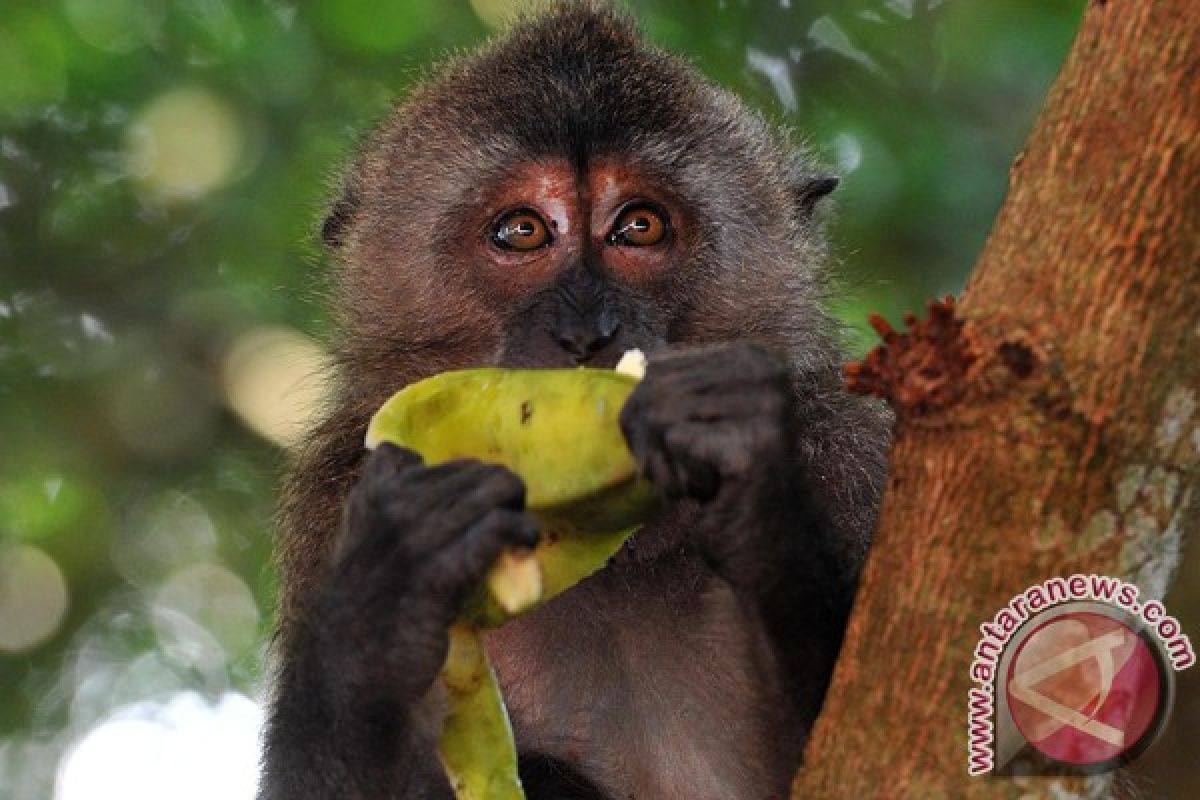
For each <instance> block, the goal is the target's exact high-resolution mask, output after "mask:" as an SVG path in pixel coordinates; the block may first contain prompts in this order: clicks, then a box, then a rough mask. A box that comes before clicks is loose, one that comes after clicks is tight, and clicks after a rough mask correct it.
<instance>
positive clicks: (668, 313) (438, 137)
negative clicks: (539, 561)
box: [260, 0, 890, 800]
mask: <svg viewBox="0 0 1200 800" xmlns="http://www.w3.org/2000/svg"><path fill="white" fill-rule="evenodd" d="M837 182H838V180H837V178H836V177H833V176H831V175H830V174H828V173H827V172H826V171H824V170H822V169H820V168H819V166H818V164H817V162H816V160H815V159H814V158H813V157H812V156H811V155H810V154H809V151H808V150H807V149H806V148H805V147H804V146H803V145H800V144H796V143H794V142H793V141H792V137H791V135H790V134H789V132H788V131H786V130H784V129H782V128H781V127H780V126H778V125H776V124H774V123H772V122H770V121H768V120H767V119H766V118H765V117H764V116H763V115H762V114H760V113H757V112H754V111H752V110H750V109H749V108H748V107H747V106H746V105H745V104H744V103H743V102H742V101H740V100H739V99H738V98H736V97H735V96H734V95H733V94H732V93H730V92H729V91H727V90H725V89H722V88H720V87H718V86H716V85H715V84H714V83H712V82H710V81H709V80H708V79H706V78H704V77H703V76H702V75H701V74H700V72H699V71H698V70H697V69H696V68H695V67H693V66H692V65H690V64H688V63H687V62H686V61H685V60H683V59H682V58H680V57H678V56H676V55H672V54H670V53H667V52H665V51H663V50H661V49H659V48H658V47H656V46H655V45H653V44H651V43H649V42H647V41H646V40H645V38H644V37H643V36H642V34H641V33H640V32H639V30H638V28H637V25H636V23H635V22H634V21H633V20H632V19H631V18H630V16H629V15H628V13H627V12H624V11H621V10H618V9H615V8H614V7H612V6H611V5H609V4H607V3H604V2H598V0H570V1H569V2H564V3H559V4H557V5H554V6H553V7H552V8H550V9H548V10H545V11H542V12H540V13H538V14H536V15H533V16H528V17H523V18H520V19H519V20H518V21H517V22H516V23H515V24H514V25H513V26H512V27H511V28H510V29H509V30H508V31H506V32H505V33H503V34H502V35H500V36H499V37H498V38H496V39H494V40H492V41H491V42H490V43H488V44H486V45H484V46H482V47H481V48H480V49H479V50H477V51H474V52H471V53H468V54H464V55H458V56H456V57H453V58H452V59H450V60H449V61H448V62H446V63H444V64H442V65H440V66H439V67H438V68H437V69H436V70H435V71H434V72H432V74H430V75H428V76H425V77H424V78H423V79H422V80H421V81H420V82H419V83H418V84H417V85H416V87H415V88H413V89H412V90H411V91H410V92H409V93H408V94H407V96H406V97H405V98H404V99H403V100H402V101H400V102H399V103H398V105H397V106H396V108H395V109H394V110H393V112H392V113H391V114H390V116H388V117H387V118H386V119H385V120H384V121H383V122H382V123H380V124H379V125H378V127H377V128H376V129H375V130H374V131H373V132H372V133H370V134H369V135H368V136H367V138H366V139H365V140H364V142H363V144H362V145H361V146H360V148H359V150H358V153H357V155H355V156H354V157H353V160H352V163H351V165H350V167H349V169H348V172H347V174H346V176H345V177H344V179H343V183H342V185H341V186H340V189H339V192H338V197H337V199H336V201H335V202H334V203H333V205H332V208H331V209H330V211H329V213H328V215H327V217H326V218H325V221H324V224H323V225H322V228H321V237H322V238H323V240H324V242H325V243H326V245H327V246H328V248H329V251H330V253H331V258H332V261H333V264H334V269H333V277H332V280H331V281H330V284H331V285H330V288H329V294H330V297H331V302H332V305H333V308H334V327H335V329H336V331H337V333H336V340H335V342H334V345H333V346H334V352H335V354H336V358H335V362H336V364H335V367H334V368H333V378H332V381H333V386H334V389H333V391H332V395H331V397H332V399H331V400H330V403H329V408H328V411H327V413H326V415H325V417H324V418H323V420H322V421H321V422H319V423H318V424H316V425H315V427H314V429H313V431H312V433H311V435H310V436H309V437H308V439H307V441H306V443H305V444H304V445H303V447H302V448H301V449H300V451H299V454H298V455H297V456H296V458H295V463H294V465H293V467H292V469H291V471H290V475H289V477H288V479H287V481H286V484H285V488H284V492H283V499H282V502H281V530H282V535H281V537H280V541H279V544H278V559H279V565H280V566H279V568H280V571H281V587H282V594H281V602H280V609H279V612H278V625H277V632H276V637H275V641H274V652H275V654H276V656H275V657H276V663H275V675H274V685H273V697H272V700H271V707H270V710H269V713H268V722H267V727H266V731H265V734H264V754H263V774H262V779H261V782H260V798H263V800H283V798H287V799H288V800H307V799H308V798H334V797H337V798H354V799H357V800H371V799H373V798H417V799H419V800H426V799H429V800H443V799H444V798H452V797H453V793H452V790H451V787H450V785H449V783H448V781H447V779H446V777H445V775H444V773H443V771H442V769H441V765H440V763H439V761H438V757H437V752H436V740H437V735H438V731H439V729H440V724H441V715H442V713H443V710H444V708H443V705H442V701H443V699H444V698H443V696H442V695H441V693H440V691H441V690H440V687H439V685H438V681H437V675H438V671H439V668H440V666H441V664H442V661H443V660H444V658H445V654H446V649H447V627H448V626H449V625H450V624H451V623H452V622H453V621H454V620H455V618H456V617H457V615H458V613H459V612H460V610H461V608H462V605H463V602H464V600H465V598H466V597H467V596H468V595H469V594H470V592H471V591H472V589H473V588H475V587H476V586H477V585H478V584H479V582H480V580H481V577H482V576H483V575H484V574H485V572H486V571H487V569H488V567H489V566H490V565H491V564H492V563H493V562H494V560H495V559H496V558H497V556H498V555H499V554H500V553H501V551H503V550H504V549H505V548H523V547H530V546H532V545H533V544H534V543H536V541H537V540H538V536H539V530H538V527H537V523H536V521H535V520H534V518H533V517H532V516H531V515H530V514H529V513H528V511H527V509H526V508H525V487H524V485H523V484H522V482H521V480H520V479H519V478H517V477H516V476H515V475H514V474H513V473H511V472H509V471H508V470H506V469H505V468H503V467H501V466H497V465H492V464H484V463H480V462H477V461H472V460H456V461H451V462H447V463H443V464H437V465H429V464H425V463H423V462H422V460H421V458H420V457H419V456H417V455H416V454H415V453H413V452H411V451H408V450H405V449H404V448H400V447H395V446H392V445H380V446H379V447H378V448H377V449H376V450H374V451H372V452H371V453H370V454H368V453H367V452H366V451H365V449H364V446H363V436H364V432H365V428H366V424H367V421H368V419H369V418H370V416H371V414H372V413H373V412H374V410H375V409H376V408H377V407H378V406H379V405H381V404H382V402H383V401H384V400H386V399H387V398H388V397H389V396H391V395H392V394H393V393H394V392H395V391H397V390H398V389H399V388H401V387H403V386H405V385H408V384H409V383H412V382H414V381H417V380H420V379H422V378H424V377H428V376H430V375H433V374H436V373H440V372H443V371H447V370H453V369H464V368H470V367H478V366H485V365H493V366H503V367H519V368H569V367H576V366H581V365H586V366H590V367H612V366H613V365H614V364H615V363H616V361H617V360H618V359H619V357H620V356H621V355H622V354H623V353H624V351H626V350H628V349H631V348H640V349H642V350H643V351H644V352H646V353H647V354H648V356H649V366H648V369H647V372H646V375H645V378H644V379H643V380H642V381H641V382H640V383H639V384H638V385H637V387H636V388H635V390H634V391H633V393H632V395H631V396H630V397H629V400H628V401H627V403H626V404H625V406H624V407H623V408H622V409H621V412H620V425H621V429H622V432H623V434H624V436H625V439H626V441H627V443H628V445H629V447H630V450H631V452H632V453H633V455H634V457H635V460H636V462H637V464H638V469H639V472H640V474H641V475H642V476H643V477H645V478H647V479H648V480H649V481H650V482H651V483H652V484H653V485H654V486H655V487H657V490H658V493H659V494H660V496H661V497H662V499H663V502H662V504H661V508H660V510H658V511H657V512H655V514H654V515H653V516H652V517H651V518H650V519H649V520H648V521H647V522H646V523H645V524H644V525H643V526H642V527H641V528H640V529H639V530H638V531H637V532H636V533H635V534H634V535H633V536H632V538H631V539H630V540H629V541H628V542H627V544H626V545H624V546H623V547H622V549H621V550H620V551H619V552H618V553H617V554H616V556H614V557H613V558H612V559H611V560H610V561H609V563H608V564H607V565H605V566H604V567H603V568H602V569H600V570H599V571H598V572H596V573H595V574H593V575H591V576H590V577H588V578H586V579H585V580H583V581H582V582H581V583H579V584H578V585H576V586H575V587H573V588H572V589H570V590H568V591H566V592H565V593H563V594H561V595H559V596H558V597H556V598H554V599H552V600H551V601H549V602H548V603H546V604H544V605H542V606H540V607H538V608H537V609H535V610H533V611H530V612H528V613H526V614H525V615H523V616H520V617H518V618H516V619H514V620H512V621H510V622H508V623H506V624H505V625H504V626H502V627H500V628H498V629H495V630H493V631H489V632H488V633H487V634H486V638H485V644H486V648H487V650H488V653H489V656H490V658H491V660H492V663H493V665H494V667H495V670H496V673H497V675H498V678H499V681H500V684H501V687H502V690H503V693H504V696H505V702H506V704H507V708H508V711H509V714H510V717H511V722H512V729H513V733H514V737H515V741H516V743H517V748H518V755H519V771H520V775H521V780H522V783H523V786H524V788H525V792H526V795H527V797H529V798H530V800H556V799H562V800H566V799H568V798H570V799H572V800H628V799H629V798H637V800H656V799H658V798H689V799H690V800H708V799H709V798H711V799H712V800H716V799H717V798H720V799H721V800H767V798H782V797H785V796H786V795H787V792H788V786H789V781H790V780H791V777H792V774H793V772H794V770H795V769H796V768H797V766H798V765H799V763H800V761H801V757H802V753H803V749H804V745H805V742H806V739H807V737H808V733H809V730H810V729H811V726H812V724H813V722H814V720H815V718H816V716H817V713H818V712H819V710H820V707H821V704H822V701H823V698H824V695H825V692H826V688H827V686H828V684H829V681H830V677H831V674H832V669H833V664H834V661H835V659H836V656H837V653H838V650H839V648H840V646H841V640H842V637H843V633H844V629H845V626H846V621H847V618H848V615H849V612H850V608H851V605H852V601H853V596H854V591H855V587H856V584H857V581H858V576H859V572H860V569H861V566H862V564H863V561H864V558H865V556H866V553H867V549H868V545H869V540H870V536H871V531H872V528H873V525H874V522H875V518H876V515H877V510H878V505H879V499H880V494H881V487H882V483H883V478H884V472H885V462H886V451H887V447H888V441H889V430H890V418H889V416H888V412H887V411H886V410H884V409H883V408H882V407H881V406H879V405H877V404H876V403H875V401H873V400H869V399H865V398H860V397H856V396H852V395H850V394H849V393H847V392H846V391H845V390H844V389H843V386H842V379H841V369H840V365H841V362H842V360H843V358H844V356H843V345H842V338H843V337H842V336H841V333H840V330H839V328H838V325H837V323H836V322H835V321H834V319H833V317H832V315H831V313H830V312H829V310H828V304H829V303H828V301H829V297H830V295H831V292H832V291H833V289H832V288H831V287H832V286H833V281H832V277H831V275H830V272H829V269H828V267H827V264H828V262H829V261H830V256H829V253H828V249H829V248H828V245H827V244H826V237H825V233H824V230H825V227H826V223H825V222H824V221H823V220H824V219H825V217H824V213H823V211H822V210H821V209H820V208H819V203H820V201H821V199H822V198H823V197H825V196H827V195H828V194H829V193H830V192H831V191H832V190H833V189H834V187H835V186H836V185H837Z"/></svg>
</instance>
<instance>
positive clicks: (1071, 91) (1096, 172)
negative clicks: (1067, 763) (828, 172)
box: [793, 0, 1200, 798]
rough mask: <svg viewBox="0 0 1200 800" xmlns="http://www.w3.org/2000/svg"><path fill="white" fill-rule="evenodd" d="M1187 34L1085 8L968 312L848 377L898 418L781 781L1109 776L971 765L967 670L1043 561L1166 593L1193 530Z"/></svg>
mask: <svg viewBox="0 0 1200 800" xmlns="http://www.w3.org/2000/svg"><path fill="white" fill-rule="evenodd" d="M1198 41H1200V9H1198V8H1197V6H1196V4H1195V3H1194V2H1193V1H1192V0H1143V1H1142V2H1121V1H1118V0H1110V2H1107V3H1105V2H1096V3H1093V4H1092V5H1091V6H1090V7H1089V8H1088V10H1087V12H1086V14H1085V18H1084V21H1083V25H1082V28H1081V30H1080V33H1079V35H1078V38H1077V40H1076V42H1075V45H1074V47H1073V49H1072V51H1071V54H1070V56H1069V57H1068V60H1067V62H1066V64H1065V66H1064V68H1063V71H1062V73H1061V75H1060V76H1059V79H1058V81H1057V82H1056V84H1055V86H1054V88H1053V89H1052V91H1051V93H1050V96H1049V98H1048V100H1047V103H1046V107H1045V109H1044V111H1043V112H1042V115H1041V117H1040V119H1039V120H1038V122H1037V125H1036V127H1035V130H1034V132H1033V134H1032V136H1031V137H1030V139H1029V142H1028V144H1027V146H1026V149H1025V151H1024V152H1023V153H1022V154H1021V155H1020V156H1018V157H1017V159H1016V161H1015V163H1014V164H1013V167H1012V177H1011V186H1010V193H1009V197H1008V199H1007V201H1006V203H1005V205H1004V208H1003V210H1002V211H1001V213H1000V216H999V218H998V220H997V222H996V225H995V228H994V230H993V233H992V235H991V237H990V239H989V241H988V243H987V246H986V248H985V250H984V252H983V254H982V255H981V257H980V260H979V263H978V265H977V267H976V269H975V272H974V274H973V275H972V277H971V279H970V281H969V283H968V286H967V288H966V290H965V292H964V296H963V299H962V302H961V305H960V307H959V308H958V309H954V308H953V304H950V305H949V306H948V307H947V306H939V307H937V308H935V309H934V313H933V314H932V318H931V320H930V321H928V322H923V323H919V324H918V326H917V330H916V335H915V336H914V337H899V336H898V335H897V334H894V333H887V334H886V336H885V345H884V348H885V349H883V350H882V351H880V353H878V354H876V355H873V356H872V357H871V358H870V359H868V360H867V361H866V362H865V363H864V364H862V365H860V366H859V367H858V368H857V371H856V372H853V374H851V376H850V377H851V382H852V383H857V384H858V385H859V386H860V387H861V388H864V389H871V390H874V391H876V392H879V393H883V394H886V395H888V396H890V397H891V398H892V400H893V403H894V404H895V405H896V406H897V411H898V412H899V417H900V421H899V423H898V432H897V440H896V445H895V449H894V451H893V454H892V461H891V464H892V467H891V477H890V480H889V485H888V488H887V494H886V498H885V501H884V509H883V515H882V520H881V523H880V530H879V533H878V538H877V540H876V544H875V546H874V550H873V552H872V555H871V558H870V561H869V562H868V566H867V568H866V572H865V575H864V578H863V587H862V590H861V593H860V595H859V600H858V604H857V607H856V609H855V612H854V616H853V619H852V622H851V626H850V630H849V632H848V635H847V639H846V644H845V648H844V650H843V653H842V656H841V660H840V661H839V663H838V668H837V672H836V675H835V678H834V683H833V686H832V688H831V689H830V692H829V696H828V700H827V702H826V706H825V710H824V712H823V714H822V716H821V718H820V720H819V721H818V724H817V727H816V729H815V731H814V734H813V737H812V740H811V743H810V744H809V748H808V752H807V755H806V758H805V763H806V766H805V767H804V769H802V770H801V772H800V774H799V776H798V778H797V781H796V784H795V787H794V794H793V796H794V798H859V797H915V798H939V797H962V796H968V797H1017V796H1022V795H1023V796H1031V797H1039V796H1055V797H1063V796H1107V793H1108V792H1110V791H1112V788H1111V787H1110V786H1109V785H1108V781H1107V779H1106V778H1093V779H1090V780H1089V781H1086V782H1085V781H1081V780H1068V779H1055V780H1049V779H1039V780H1035V781H1029V780H1026V781H1023V782H1022V784H1023V785H1021V786H1018V785H1017V784H1016V783H1015V782H1012V781H1007V780H1005V781H999V780H984V779H978V778H969V777H968V776H967V772H966V754H967V747H966V719H967V716H966V715H967V711H966V699H967V692H968V689H969V688H970V686H971V685H972V684H971V682H970V680H969V675H968V669H969V664H970V660H971V654H972V650H973V648H974V646H975V644H976V642H977V640H978V638H979V629H978V626H979V624H980V623H982V622H984V621H987V620H990V619H991V618H992V616H993V614H994V613H995V612H996V611H997V610H998V609H999V608H1000V607H1002V606H1003V605H1004V604H1005V603H1006V602H1007V601H1008V600H1009V598H1010V597H1012V596H1013V595H1014V594H1016V593H1018V592H1019V591H1021V590H1023V589H1024V588H1025V587H1027V586H1029V585H1031V584H1033V583H1036V582H1038V581H1041V580H1044V579H1046V578H1048V577H1051V576H1054V575H1069V574H1072V573H1075V572H1085V573H1087V572H1098V573H1105V574H1111V575H1116V576H1120V577H1124V578H1127V579H1131V580H1133V581H1135V582H1136V583H1137V584H1138V585H1139V586H1141V587H1142V590H1143V593H1144V596H1145V595H1157V596H1161V595H1162V594H1163V592H1164V591H1165V590H1166V586H1167V583H1168V581H1169V578H1170V575H1171V572H1172V570H1173V568H1174V566H1175V564H1176V563H1177V561H1178V555H1179V550H1180V546H1181V541H1182V537H1183V536H1184V534H1185V533H1188V532H1194V528H1195V527H1196V525H1197V516H1198V515H1197V513H1196V512H1197V510H1198V509H1197V506H1198V505H1200V413H1197V396H1198V394H1200V323H1198V319H1200V124H1198V120H1200V47H1197V44H1196V43H1197V42H1198ZM953 314H958V315H959V316H960V317H961V318H963V319H965V321H966V322H965V324H964V325H961V326H960V325H958V323H957V322H955V321H954V320H953V319H952V315H953ZM878 327H882V328H883V329H884V331H885V332H886V326H878ZM889 342H890V344H891V347H890V348H889ZM1189 529H1191V531H1189ZM1192 633H1193V634H1195V633H1196V632H1195V631H1193V632H1192ZM1056 792H1058V793H1059V794H1056Z"/></svg>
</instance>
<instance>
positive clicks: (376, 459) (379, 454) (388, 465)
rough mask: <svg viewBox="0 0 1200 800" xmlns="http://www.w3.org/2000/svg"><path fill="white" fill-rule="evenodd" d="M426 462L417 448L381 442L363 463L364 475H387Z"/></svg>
mask: <svg viewBox="0 0 1200 800" xmlns="http://www.w3.org/2000/svg"><path fill="white" fill-rule="evenodd" d="M422 463H424V462H423V461H422V460H421V456H420V454H419V453H417V452H416V451H415V450H409V449H408V448H407V447H400V446H399V445H394V444H392V443H391V442H380V443H379V446H378V447H376V448H375V449H374V450H372V451H371V452H370V453H369V454H368V455H367V459H366V461H365V462H364V463H363V477H368V476H369V477H387V476H390V475H394V474H396V473H397V472H401V471H403V470H405V469H407V468H409V467H419V466H421V464H422Z"/></svg>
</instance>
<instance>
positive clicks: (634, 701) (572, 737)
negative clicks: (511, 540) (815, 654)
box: [487, 576, 795, 800]
mask: <svg viewBox="0 0 1200 800" xmlns="http://www.w3.org/2000/svg"><path fill="white" fill-rule="evenodd" d="M596 577H597V578H599V577H600V576H596ZM621 588H622V587H620V586H611V587H610V586H607V585H606V579H605V578H601V579H600V580H598V581H596V580H593V581H591V582H586V583H585V584H582V585H581V586H580V587H577V589H576V590H573V592H571V593H568V594H567V595H564V596H563V597H561V598H558V599H557V600H556V601H554V602H552V603H550V604H549V605H547V606H546V607H544V608H542V609H539V610H538V611H536V612H534V613H533V614H531V615H528V616H526V617H523V618H521V619H520V620H517V621H516V622H514V623H510V624H509V625H508V626H506V627H505V628H503V629H501V630H499V631H495V632H493V633H491V634H489V637H488V640H487V643H488V649H489V651H490V654H491V656H492V660H493V663H494V664H495V666H496V670H497V673H498V675H499V678H500V682H501V685H502V686H503V689H504V695H505V701H506V703H507V705H508V708H509V713H510V715H511V717H512V721H513V730H514V733H515V735H516V739H517V747H518V750H520V751H521V752H522V753H523V754H529V753H537V754H542V755H548V756H552V757H554V758H557V759H560V760H563V761H566V762H567V763H569V764H571V765H572V766H574V767H575V768H576V769H577V770H578V771H579V772H580V773H582V774H583V775H585V776H586V777H587V778H589V779H590V780H592V781H593V782H595V783H596V784H597V785H599V786H602V787H603V788H604V789H605V790H606V791H607V792H608V793H609V794H610V796H611V797H612V798H614V800H618V799H619V800H629V799H631V798H632V799H634V800H667V799H669V798H689V799H691V800H708V799H709V798H712V800H718V798H719V799H720V800H729V799H730V798H734V799H737V798H745V799H746V800H751V799H753V800H766V799H767V798H770V797H783V796H785V795H786V788H787V781H788V779H789V777H790V772H791V769H792V767H794V766H795V765H794V764H789V763H787V758H786V757H784V756H783V755H782V754H781V753H780V752H779V749H778V745H777V743H779V742H780V741H781V738H782V735H783V733H784V731H785V730H786V728H787V726H788V725H789V723H790V720H788V719H787V718H786V711H785V710H784V709H785V708H786V706H787V703H786V702H785V700H784V698H783V695H782V691H783V690H782V688H781V686H782V680H781V676H780V675H779V673H778V669H777V666H776V663H775V659H774V655H773V653H772V651H771V648H770V645H769V643H768V641H767V639H766V636H765V635H764V634H763V632H762V631H761V629H760V628H759V626H758V624H757V622H756V620H754V619H752V618H750V617H748V616H747V615H745V614H744V613H743V612H742V610H741V608H740V606H739V605H738V603H737V602H736V599H735V598H734V597H733V595H732V593H731V592H730V591H729V590H728V589H727V588H724V587H723V586H716V585H713V586H709V587H707V588H705V589H704V590H702V591H697V592H693V593H688V594H675V595H671V596H667V597H663V596H662V594H661V593H660V594H657V595H649V596H648V595H645V594H643V593H641V592H638V591H637V590H636V588H635V589H634V590H633V591H631V592H628V593H621ZM623 588H624V589H626V590H628V589H630V588H631V587H630V586H624V587H623ZM610 591H611V592H612V593H611V594H610ZM651 598H652V599H651ZM530 800H538V798H537V797H536V796H531V798H530Z"/></svg>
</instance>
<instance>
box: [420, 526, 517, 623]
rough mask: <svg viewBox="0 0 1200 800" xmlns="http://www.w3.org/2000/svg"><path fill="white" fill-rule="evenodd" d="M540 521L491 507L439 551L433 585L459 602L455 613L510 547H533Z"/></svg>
mask: <svg viewBox="0 0 1200 800" xmlns="http://www.w3.org/2000/svg"><path fill="white" fill-rule="evenodd" d="M539 535H540V534H539V530H538V525H537V521H536V520H535V519H534V518H533V517H531V516H530V515H529V514H526V513H523V512H520V511H510V510H506V509H499V508H497V509H492V510H491V511H489V512H488V513H487V514H485V515H484V516H483V517H482V518H480V519H479V520H478V521H477V522H475V524H473V525H472V526H471V527H470V528H468V529H467V530H466V532H465V533H464V534H463V536H462V537H461V538H460V539H459V540H458V541H457V542H456V543H455V545H454V546H453V547H449V548H447V549H446V550H444V551H443V552H441V553H439V554H438V555H437V557H436V558H435V559H434V560H433V562H432V564H431V565H430V567H431V569H430V572H429V575H428V578H427V580H428V581H429V583H430V586H431V588H432V589H433V590H434V591H436V592H439V593H442V592H444V593H447V596H448V597H450V598H451V599H453V600H454V602H455V603H456V606H455V609H454V610H455V612H456V613H457V612H458V611H460V610H461V603H462V602H463V601H465V600H466V596H467V594H469V593H470V591H471V590H472V589H474V588H475V587H476V586H478V585H479V582H480V581H481V580H483V576H484V574H485V573H486V572H487V571H488V569H489V568H490V567H491V566H492V564H494V563H495V562H496V559H497V558H499V557H500V553H501V552H503V551H504V549H505V548H508V547H522V548H529V547H534V546H535V545H536V544H537V542H538V537H539Z"/></svg>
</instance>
